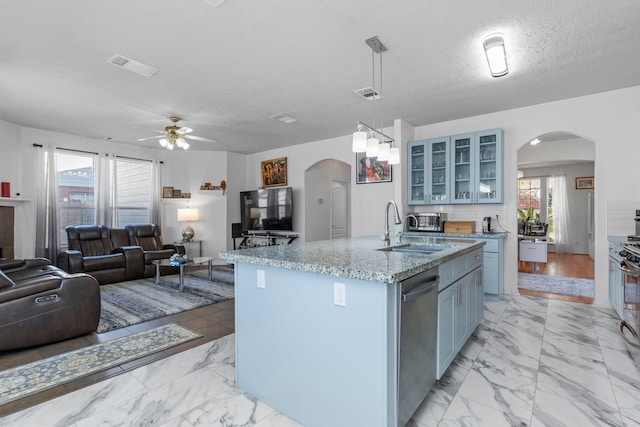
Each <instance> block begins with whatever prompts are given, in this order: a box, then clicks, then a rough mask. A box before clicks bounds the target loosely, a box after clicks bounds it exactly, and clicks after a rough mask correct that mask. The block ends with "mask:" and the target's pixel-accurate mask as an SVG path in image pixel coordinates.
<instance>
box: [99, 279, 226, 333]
mask: <svg viewBox="0 0 640 427" xmlns="http://www.w3.org/2000/svg"><path fill="white" fill-rule="evenodd" d="M178 283H179V277H178V275H177V274H175V275H168V276H161V277H160V283H159V284H158V285H156V283H155V278H149V279H139V280H131V281H128V282H120V283H113V284H111V285H103V286H100V296H101V299H102V311H101V313H100V323H99V324H98V329H97V332H98V333H102V332H106V331H110V330H113V329H119V328H123V327H125V326H129V325H135V324H137V323H142V322H146V321H148V320H153V319H157V318H159V317H164V316H168V315H170V314H175V313H180V312H181V311H185V310H191V309H193V308H197V307H202V306H204V305H209V304H214V303H218V302H221V301H226V300H228V299H231V298H233V297H234V288H233V267H231V266H216V267H214V269H213V281H211V280H209V279H208V276H207V271H206V270H195V271H193V272H187V273H185V275H184V292H180V291H178Z"/></svg>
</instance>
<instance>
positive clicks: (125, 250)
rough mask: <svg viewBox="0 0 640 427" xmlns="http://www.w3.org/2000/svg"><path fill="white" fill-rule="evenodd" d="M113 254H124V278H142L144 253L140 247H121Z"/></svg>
mask: <svg viewBox="0 0 640 427" xmlns="http://www.w3.org/2000/svg"><path fill="white" fill-rule="evenodd" d="M113 253H120V254H124V260H125V262H124V264H125V278H126V279H127V280H135V279H139V278H141V277H144V252H143V251H142V248H141V247H140V246H121V247H119V248H116V249H114V250H113Z"/></svg>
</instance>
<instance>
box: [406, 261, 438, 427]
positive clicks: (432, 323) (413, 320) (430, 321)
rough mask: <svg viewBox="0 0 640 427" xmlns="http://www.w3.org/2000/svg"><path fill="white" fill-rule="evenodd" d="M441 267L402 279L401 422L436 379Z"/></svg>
mask: <svg viewBox="0 0 640 427" xmlns="http://www.w3.org/2000/svg"><path fill="white" fill-rule="evenodd" d="M438 280H439V277H438V269H437V268H433V269H430V270H427V271H425V272H423V273H420V274H418V275H416V276H413V277H410V278H409V279H407V280H404V281H402V282H401V283H400V284H401V295H400V333H399V337H400V343H399V346H398V347H399V353H400V354H399V373H398V381H399V383H398V426H404V425H406V423H407V422H408V421H409V419H411V416H412V415H413V414H414V412H415V411H416V409H418V406H420V403H422V401H423V400H424V398H425V397H426V396H427V394H428V393H429V390H431V387H432V386H433V384H434V382H435V380H436V344H437V331H438V329H437V322H438Z"/></svg>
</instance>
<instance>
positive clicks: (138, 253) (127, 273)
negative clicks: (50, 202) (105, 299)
mask: <svg viewBox="0 0 640 427" xmlns="http://www.w3.org/2000/svg"><path fill="white" fill-rule="evenodd" d="M65 230H66V231H67V238H68V241H69V249H68V250H67V251H65V252H62V253H60V254H59V255H58V266H59V267H61V268H62V269H64V270H65V271H67V272H69V273H87V274H90V275H92V276H93V277H95V278H96V280H98V283H100V284H101V285H104V284H107V283H116V282H123V281H125V280H134V279H140V278H142V277H143V276H144V259H143V252H142V248H141V247H139V246H115V245H114V242H113V240H112V236H111V230H110V229H109V228H108V227H106V226H104V225H78V226H71V225H70V226H68V227H67V228H66V229H65ZM113 238H114V239H116V240H120V242H117V243H118V245H120V244H121V243H126V241H124V240H123V236H119V235H116V234H115V233H114V236H113Z"/></svg>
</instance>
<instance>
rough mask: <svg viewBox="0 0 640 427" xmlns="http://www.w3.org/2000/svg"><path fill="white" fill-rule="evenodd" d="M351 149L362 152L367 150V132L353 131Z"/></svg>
mask: <svg viewBox="0 0 640 427" xmlns="http://www.w3.org/2000/svg"><path fill="white" fill-rule="evenodd" d="M351 151H353V152H354V153H363V152H365V151H367V133H366V132H363V131H361V130H359V131H358V132H354V133H353V142H352V144H351Z"/></svg>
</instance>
